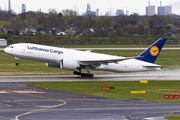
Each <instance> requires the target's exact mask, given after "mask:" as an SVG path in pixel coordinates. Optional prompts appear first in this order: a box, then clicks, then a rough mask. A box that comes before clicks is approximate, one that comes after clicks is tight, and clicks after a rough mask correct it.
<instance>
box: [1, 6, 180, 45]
mask: <svg viewBox="0 0 180 120" xmlns="http://www.w3.org/2000/svg"><path fill="white" fill-rule="evenodd" d="M28 26H33V27H34V28H36V29H40V28H42V29H49V30H50V31H53V28H54V27H55V26H61V27H64V28H65V29H67V30H68V29H70V28H71V27H78V28H79V30H78V31H77V33H76V36H78V35H79V34H81V33H82V35H81V36H80V38H79V39H75V38H73V37H74V36H70V35H69V36H66V37H65V36H64V37H59V39H57V38H58V37H54V36H52V34H51V35H50V36H49V35H41V34H39V33H37V34H36V35H35V36H30V37H29V39H28V40H25V41H28V42H35V41H36V43H44V40H45V41H46V42H48V41H49V43H50V42H51V43H54V42H55V43H56V44H57V40H58V43H59V42H63V43H64V44H65V43H67V44H69V43H68V41H69V42H70V43H71V42H72V41H76V42H75V43H77V44H79V43H83V42H82V41H85V42H86V43H87V44H89V43H90V42H91V41H93V40H97V41H98V43H97V44H101V43H106V42H105V41H107V43H113V44H116V43H118V44H121V43H122V42H123V41H124V42H127V41H128V40H132V43H137V44H138V43H139V42H138V40H143V41H146V40H147V41H152V42H153V41H154V40H155V39H156V38H159V37H168V38H169V39H172V40H174V43H178V40H179V34H180V17H179V16H175V17H172V16H170V15H167V16H159V15H153V16H140V15H138V14H136V13H134V14H131V15H130V16H126V15H120V16H94V15H90V14H89V15H87V16H79V15H78V14H77V13H76V12H74V11H73V10H68V9H67V10H62V11H61V12H57V11H56V10H55V9H49V12H48V13H43V12H33V11H28V12H25V13H21V14H19V15H17V14H15V13H13V12H8V11H0V27H9V28H11V29H12V31H13V35H8V40H9V41H10V42H18V40H19V41H20V42H23V41H24V39H27V38H28V37H27V36H19V35H18V34H19V31H20V30H21V29H25V28H26V27H28ZM90 28H92V29H93V31H94V33H92V32H91V31H89V32H83V31H84V30H86V29H88V30H89V29H90ZM14 34H15V35H16V36H14ZM172 35H175V37H174V38H171V36H172ZM44 36H49V37H47V38H46V37H44ZM94 37H96V38H97V39H96V38H94ZM98 37H105V38H102V39H99V38H98ZM92 39H93V40H92ZM78 40H79V41H78ZM126 40H127V41H126ZM40 41H41V42H40ZM52 41H54V42H52ZM64 41H66V42H64ZM80 41H81V42H80ZM133 41H135V42H133ZM93 43H94V42H93Z"/></svg>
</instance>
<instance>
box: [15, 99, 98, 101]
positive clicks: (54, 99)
mask: <svg viewBox="0 0 180 120" xmlns="http://www.w3.org/2000/svg"><path fill="white" fill-rule="evenodd" d="M57 100H68V101H71V100H74V101H76V100H82V101H85V100H87V101H88V100H97V99H51V100H45V99H40V100H14V101H15V102H20V101H57Z"/></svg>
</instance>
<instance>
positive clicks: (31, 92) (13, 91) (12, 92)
mask: <svg viewBox="0 0 180 120" xmlns="http://www.w3.org/2000/svg"><path fill="white" fill-rule="evenodd" d="M0 93H47V92H39V91H0Z"/></svg>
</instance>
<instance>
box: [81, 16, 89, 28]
mask: <svg viewBox="0 0 180 120" xmlns="http://www.w3.org/2000/svg"><path fill="white" fill-rule="evenodd" d="M82 27H84V28H89V27H90V19H89V17H87V16H86V17H85V18H84V20H83V21H82Z"/></svg>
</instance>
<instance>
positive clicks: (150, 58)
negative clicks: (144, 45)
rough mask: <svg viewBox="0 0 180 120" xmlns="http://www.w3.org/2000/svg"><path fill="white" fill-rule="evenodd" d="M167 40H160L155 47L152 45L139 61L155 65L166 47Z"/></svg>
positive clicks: (141, 55)
mask: <svg viewBox="0 0 180 120" xmlns="http://www.w3.org/2000/svg"><path fill="white" fill-rule="evenodd" d="M166 40H167V39H165V38H160V39H159V40H158V41H156V42H155V43H154V44H153V45H151V46H150V47H149V48H148V49H146V50H145V51H144V52H142V53H141V54H140V55H139V57H138V58H136V59H137V60H141V61H145V62H150V63H154V62H155V61H156V59H157V57H158V55H159V53H160V52H161V49H162V47H163V46H164V44H165V42H166Z"/></svg>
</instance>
